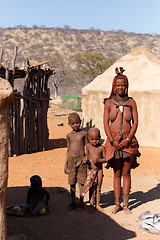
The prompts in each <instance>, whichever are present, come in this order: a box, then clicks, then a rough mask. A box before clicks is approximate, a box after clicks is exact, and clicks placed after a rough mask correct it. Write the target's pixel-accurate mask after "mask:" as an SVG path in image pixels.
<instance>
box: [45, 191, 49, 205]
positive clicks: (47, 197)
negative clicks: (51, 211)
mask: <svg viewBox="0 0 160 240" xmlns="http://www.w3.org/2000/svg"><path fill="white" fill-rule="evenodd" d="M45 195H46V207H48V203H49V199H50V193H49V192H48V190H47V189H45Z"/></svg>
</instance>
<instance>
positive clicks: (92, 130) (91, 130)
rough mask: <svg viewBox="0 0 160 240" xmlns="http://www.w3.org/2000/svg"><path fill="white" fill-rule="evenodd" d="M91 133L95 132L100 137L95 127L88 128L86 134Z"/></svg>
mask: <svg viewBox="0 0 160 240" xmlns="http://www.w3.org/2000/svg"><path fill="white" fill-rule="evenodd" d="M92 133H94V134H97V136H99V137H101V134H100V130H99V129H98V128H96V127H92V128H90V129H89V130H88V136H89V135H90V134H92Z"/></svg>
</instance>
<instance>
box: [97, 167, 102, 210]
mask: <svg viewBox="0 0 160 240" xmlns="http://www.w3.org/2000/svg"><path fill="white" fill-rule="evenodd" d="M97 178H98V179H97V181H98V182H97V186H96V209H98V210H102V209H101V207H100V206H99V204H100V197H101V186H102V181H103V171H102V170H99V171H98V175H97Z"/></svg>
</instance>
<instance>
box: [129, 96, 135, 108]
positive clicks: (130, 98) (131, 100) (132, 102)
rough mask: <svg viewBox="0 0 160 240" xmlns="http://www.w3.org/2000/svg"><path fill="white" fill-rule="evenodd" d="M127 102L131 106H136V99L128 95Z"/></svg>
mask: <svg viewBox="0 0 160 240" xmlns="http://www.w3.org/2000/svg"><path fill="white" fill-rule="evenodd" d="M129 103H130V104H131V106H133V107H134V106H136V101H135V100H134V99H133V98H132V97H129Z"/></svg>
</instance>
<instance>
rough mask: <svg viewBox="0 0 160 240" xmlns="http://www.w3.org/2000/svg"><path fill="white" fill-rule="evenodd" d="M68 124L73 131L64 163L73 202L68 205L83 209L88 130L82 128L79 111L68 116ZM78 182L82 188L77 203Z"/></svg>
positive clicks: (70, 134) (69, 136)
mask: <svg viewBox="0 0 160 240" xmlns="http://www.w3.org/2000/svg"><path fill="white" fill-rule="evenodd" d="M68 124H69V125H70V127H71V128H72V132H71V133H69V134H67V136H66V139H67V154H66V162H65V165H64V172H65V174H68V184H69V185H70V192H71V198H72V202H71V204H70V205H69V206H68V209H69V210H73V209H75V208H77V210H83V208H84V202H83V196H82V195H81V191H82V188H83V185H84V183H85V180H86V177H87V165H86V164H85V163H83V160H84V156H85V149H84V148H85V144H86V143H87V132H85V131H83V130H81V129H80V125H81V120H80V117H79V115H78V114H77V113H71V114H69V116H68ZM77 182H78V185H79V190H80V201H79V203H78V204H76V196H75V191H76V183H77Z"/></svg>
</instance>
